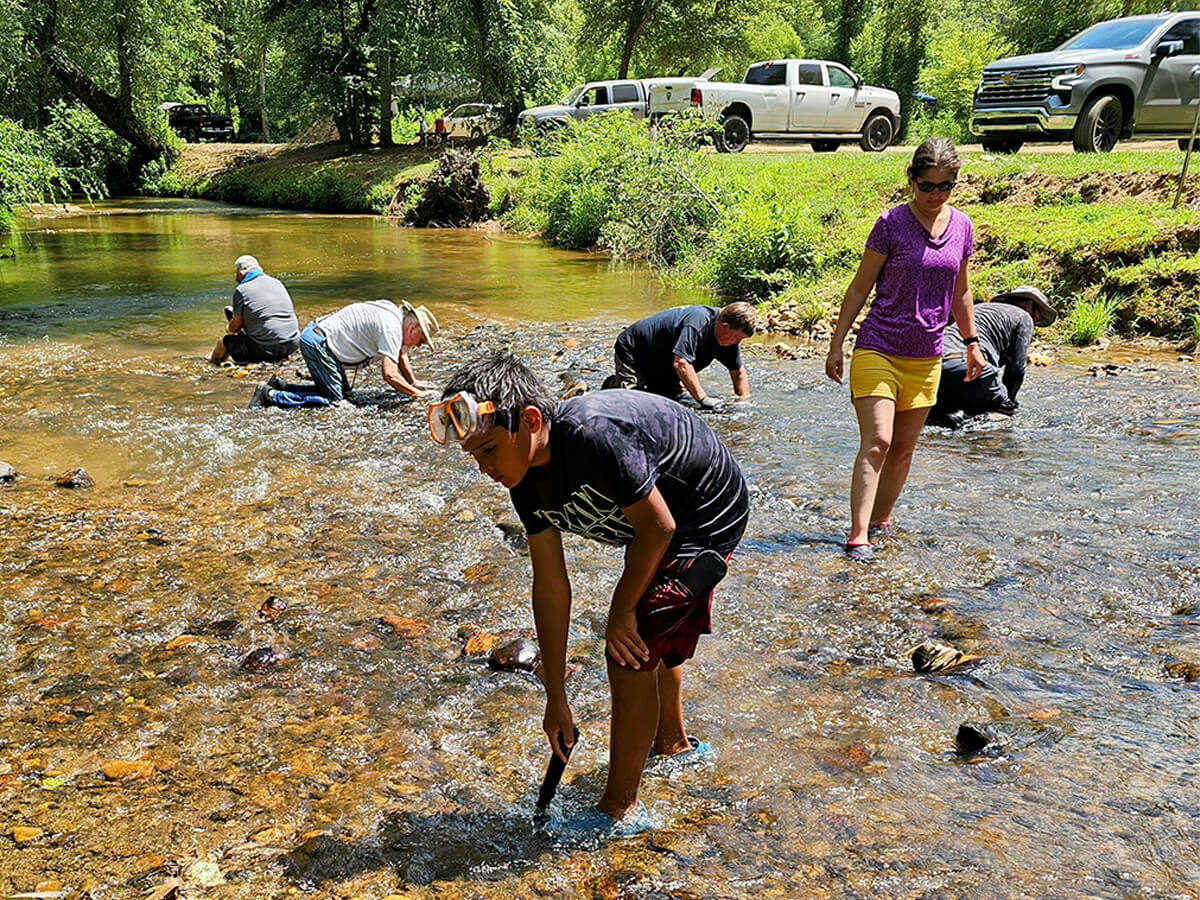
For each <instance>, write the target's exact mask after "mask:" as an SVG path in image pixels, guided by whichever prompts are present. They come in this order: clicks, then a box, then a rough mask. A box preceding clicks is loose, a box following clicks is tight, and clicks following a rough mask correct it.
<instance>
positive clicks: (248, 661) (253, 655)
mask: <svg viewBox="0 0 1200 900" xmlns="http://www.w3.org/2000/svg"><path fill="white" fill-rule="evenodd" d="M281 659H283V654H282V653H280V652H279V651H278V650H276V649H275V648H274V647H259V648H258V649H257V650H251V651H250V653H249V654H248V655H247V656H246V658H245V659H243V660H242V668H243V669H245V670H246V671H247V672H263V671H266V670H267V669H269V668H271V667H272V666H274V665H275V664H276V663H278V662H279V661H280V660H281Z"/></svg>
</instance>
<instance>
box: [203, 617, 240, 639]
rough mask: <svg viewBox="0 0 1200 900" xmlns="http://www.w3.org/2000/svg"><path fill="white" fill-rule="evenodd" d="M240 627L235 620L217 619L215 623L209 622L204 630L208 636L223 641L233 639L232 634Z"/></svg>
mask: <svg viewBox="0 0 1200 900" xmlns="http://www.w3.org/2000/svg"><path fill="white" fill-rule="evenodd" d="M241 627H242V626H241V625H240V624H239V623H238V620H237V619H218V620H217V621H215V622H209V623H208V626H207V627H206V628H205V629H204V630H205V632H207V633H208V634H211V635H213V637H219V638H221V639H222V640H225V639H227V638H231V637H233V634H234V632H236V631H237V630H238V629H239V628H241Z"/></svg>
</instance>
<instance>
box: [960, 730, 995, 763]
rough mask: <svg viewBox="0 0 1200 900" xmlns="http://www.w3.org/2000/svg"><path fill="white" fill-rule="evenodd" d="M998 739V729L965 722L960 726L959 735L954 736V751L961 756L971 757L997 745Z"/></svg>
mask: <svg viewBox="0 0 1200 900" xmlns="http://www.w3.org/2000/svg"><path fill="white" fill-rule="evenodd" d="M996 738H997V734H996V729H994V728H993V727H992V726H991V725H973V724H971V723H970V722H963V723H962V724H961V725H959V726H958V733H957V734H956V735H955V736H954V749H955V751H956V752H957V753H958V754H959V755H960V756H970V755H971V754H972V753H978V752H979V751H980V750H982V749H984V748H985V747H987V746H988V745H990V744H993V743H995V741H996Z"/></svg>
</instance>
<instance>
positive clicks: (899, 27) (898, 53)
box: [850, 0, 933, 121]
mask: <svg viewBox="0 0 1200 900" xmlns="http://www.w3.org/2000/svg"><path fill="white" fill-rule="evenodd" d="M932 18H933V0H880V2H879V3H878V5H877V6H876V7H875V8H874V10H873V11H872V12H871V15H870V17H869V18H868V19H867V23H866V25H864V26H863V30H862V32H861V33H860V34H859V35H858V37H856V38H855V39H854V40H853V41H852V42H851V44H850V57H851V61H852V63H853V66H854V69H855V71H856V72H858V74H859V75H862V76H863V77H864V78H865V79H866V80H867V81H868V82H871V83H872V84H878V85H880V86H882V87H887V88H891V89H892V90H893V91H895V92H896V93H897V94H899V95H900V112H901V116H902V117H903V118H904V119H905V121H907V119H908V115H909V112H910V108H911V106H912V92H913V87H914V86H915V85H916V83H917V75H918V74H919V73H920V71H921V65H922V63H923V62H924V61H925V52H926V44H927V41H928V32H927V26H928V24H929V23H930V21H931V20H932Z"/></svg>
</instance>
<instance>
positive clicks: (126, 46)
mask: <svg viewBox="0 0 1200 900" xmlns="http://www.w3.org/2000/svg"><path fill="white" fill-rule="evenodd" d="M29 10H30V13H31V15H32V16H33V20H32V21H31V22H27V25H26V34H27V36H28V38H29V40H30V41H31V42H32V46H33V47H34V48H36V52H37V54H38V56H39V57H40V58H41V61H42V62H43V63H44V64H45V66H46V68H47V69H48V70H49V71H50V72H51V73H52V74H53V75H54V76H55V78H57V79H58V81H59V82H61V84H62V85H63V87H64V88H66V89H67V90H68V91H69V92H70V93H71V94H73V95H74V96H75V97H76V98H77V99H78V100H79V101H80V102H81V103H83V104H84V105H85V106H87V108H88V109H90V110H91V111H92V112H93V113H95V114H96V116H97V117H98V118H99V119H100V120H101V121H102V122H103V123H104V124H105V125H107V126H108V127H109V128H111V129H112V130H113V131H114V132H115V133H116V134H118V135H120V136H121V137H123V138H125V139H126V140H127V141H129V143H130V144H131V145H132V147H133V153H134V156H135V160H136V161H137V162H146V161H148V160H150V159H154V158H156V157H158V156H161V155H164V154H166V155H170V154H171V153H172V152H173V151H172V144H171V142H170V140H169V139H168V138H167V137H166V135H165V132H164V130H163V126H162V125H161V122H160V123H159V125H157V126H156V125H155V119H156V116H155V108H156V107H157V105H158V103H160V102H162V98H164V97H165V96H168V95H170V94H172V93H174V91H175V89H176V88H177V87H178V86H179V84H180V83H181V80H182V79H183V78H184V77H186V76H185V73H186V75H190V74H192V73H195V72H197V71H198V70H203V69H205V68H207V67H211V65H212V60H213V58H214V53H213V43H212V35H211V32H210V30H209V28H208V26H207V24H206V23H204V22H203V20H202V19H201V17H200V16H199V15H198V13H197V10H196V7H195V5H194V3H193V0H93V2H88V3H83V2H75V0H66V2H62V3H60V2H59V0H36V2H32V3H31V4H30V7H29Z"/></svg>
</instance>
